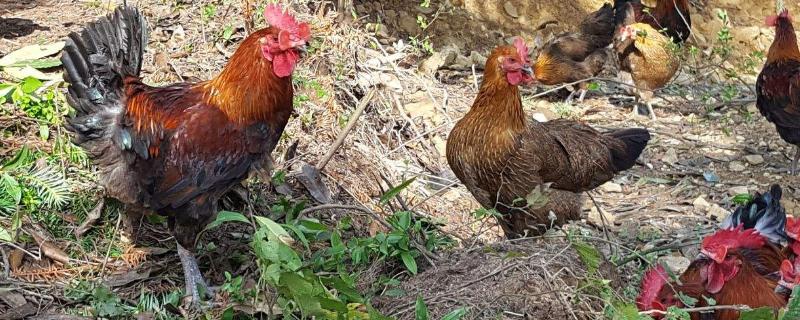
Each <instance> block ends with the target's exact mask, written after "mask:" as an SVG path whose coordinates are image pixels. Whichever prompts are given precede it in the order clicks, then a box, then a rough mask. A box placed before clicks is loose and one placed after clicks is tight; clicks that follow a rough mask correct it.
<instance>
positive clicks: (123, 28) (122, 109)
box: [61, 5, 310, 305]
mask: <svg viewBox="0 0 800 320" xmlns="http://www.w3.org/2000/svg"><path fill="white" fill-rule="evenodd" d="M264 14H265V18H266V21H267V22H268V23H269V24H270V25H271V27H269V28H265V29H261V30H259V31H256V32H254V33H253V34H251V35H250V36H249V37H247V39H245V40H244V42H243V43H242V44H241V45H240V46H239V48H238V49H237V50H236V52H235V53H234V55H233V56H232V57H231V59H230V61H229V62H228V64H227V66H226V67H225V68H224V69H223V71H222V72H221V73H220V74H219V75H218V76H217V77H216V78H214V79H212V80H209V81H204V82H199V83H178V84H172V85H168V86H165V87H151V86H148V85H146V84H144V83H142V81H141V78H140V74H139V73H140V70H141V67H142V54H143V51H144V48H145V46H146V45H147V32H146V30H147V27H146V24H145V21H144V18H143V17H142V16H141V14H140V13H139V11H138V10H137V9H136V8H133V7H120V8H117V9H116V10H115V11H114V13H113V14H110V15H109V16H107V17H104V18H101V19H99V20H98V21H96V22H93V23H90V24H89V25H88V26H87V27H86V28H85V29H84V30H83V31H82V32H81V33H75V32H73V33H71V34H70V35H69V38H68V40H67V43H66V47H65V49H64V51H65V52H64V54H63V56H62V58H61V60H62V62H63V64H64V68H65V75H64V78H65V80H66V82H67V83H69V92H68V95H67V101H68V102H69V104H70V105H71V106H72V107H73V108H74V109H75V114H74V116H72V117H70V118H69V119H67V128H68V129H69V130H70V131H72V132H73V133H74V136H75V137H74V140H75V143H76V144H78V145H79V146H81V147H82V148H83V149H85V150H86V151H87V153H88V154H89V155H90V156H91V158H92V159H93V161H94V164H95V165H97V166H98V168H99V170H100V175H101V179H100V183H101V185H102V186H103V187H104V188H105V190H106V193H107V195H109V196H111V197H113V198H116V199H118V200H120V201H121V202H123V203H125V204H126V208H127V209H128V211H148V212H149V211H154V212H156V213H158V214H160V215H164V216H166V217H167V218H168V224H169V228H170V231H171V233H172V235H173V236H174V237H175V239H176V240H177V247H178V254H179V256H180V260H181V263H182V265H183V271H184V276H185V280H186V294H187V295H188V298H189V299H190V302H191V303H192V305H197V304H198V303H199V302H200V294H199V293H200V291H199V286H202V287H205V288H206V289H208V286H207V285H206V283H205V281H204V280H203V276H202V274H201V273H200V269H199V268H198V265H197V261H196V260H195V258H194V255H193V254H192V251H193V249H194V247H195V241H196V237H197V235H198V234H199V233H200V231H201V230H203V228H204V227H205V226H206V224H207V223H208V222H209V221H210V220H211V219H212V218H213V217H214V216H215V215H216V212H217V201H218V200H219V198H220V197H221V196H222V195H223V194H224V193H225V192H226V191H228V190H229V188H231V187H232V186H234V185H235V184H238V183H240V182H241V181H242V180H243V179H245V178H246V177H247V174H248V171H249V169H250V168H251V166H254V165H256V164H258V163H260V162H262V161H263V160H264V159H265V157H268V156H269V154H270V153H271V152H272V150H273V149H274V148H275V145H276V144H277V142H278V139H279V137H280V136H281V133H282V132H283V129H284V127H285V126H286V123H287V122H288V120H289V116H290V114H291V112H292V99H293V91H292V77H291V75H292V72H293V70H294V68H295V65H296V63H297V62H298V59H299V58H300V54H301V52H302V51H303V50H304V47H305V45H306V42H307V41H308V40H309V38H310V29H309V26H308V24H306V23H298V22H297V21H296V20H295V18H294V17H292V16H291V15H289V14H288V13H284V12H283V10H282V8H280V7H279V6H277V5H268V6H267V7H266V9H265V13H264ZM205 292H206V293H208V292H209V291H208V290H206V291H205Z"/></svg>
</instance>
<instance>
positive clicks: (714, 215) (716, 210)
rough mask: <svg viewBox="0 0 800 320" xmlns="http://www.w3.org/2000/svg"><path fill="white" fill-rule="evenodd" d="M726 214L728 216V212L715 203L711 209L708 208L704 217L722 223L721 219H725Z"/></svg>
mask: <svg viewBox="0 0 800 320" xmlns="http://www.w3.org/2000/svg"><path fill="white" fill-rule="evenodd" d="M728 214H730V212H728V210H725V209H724V208H722V207H720V206H719V205H717V204H716V203H715V204H712V205H711V207H710V208H708V211H706V217H708V218H710V219H715V220H717V221H722V219H725V217H727V216H728Z"/></svg>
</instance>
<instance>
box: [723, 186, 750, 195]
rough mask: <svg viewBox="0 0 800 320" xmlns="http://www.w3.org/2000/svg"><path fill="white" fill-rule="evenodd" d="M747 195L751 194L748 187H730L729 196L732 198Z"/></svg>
mask: <svg viewBox="0 0 800 320" xmlns="http://www.w3.org/2000/svg"><path fill="white" fill-rule="evenodd" d="M746 193H750V190H749V189H748V188H747V186H735V187H730V189H728V194H729V195H732V196H735V195H737V194H746Z"/></svg>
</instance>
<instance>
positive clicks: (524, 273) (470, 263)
mask: <svg viewBox="0 0 800 320" xmlns="http://www.w3.org/2000/svg"><path fill="white" fill-rule="evenodd" d="M441 260H442V261H447V264H446V265H439V266H438V267H436V268H431V269H429V270H427V271H425V272H423V273H421V274H419V275H418V276H416V277H414V278H412V279H409V280H407V281H403V283H402V285H401V286H400V288H399V289H400V290H401V291H402V292H404V294H403V295H402V296H400V297H396V296H395V297H390V296H381V297H377V298H375V299H374V300H373V304H374V305H375V307H376V308H378V309H379V310H381V311H382V312H383V313H384V314H386V315H392V316H396V317H398V319H414V307H415V302H416V299H417V298H418V297H422V299H424V301H425V304H426V305H427V307H428V310H429V313H430V317H431V318H432V319H441V318H442V316H444V315H446V314H448V313H450V312H452V311H453V310H456V309H458V308H468V309H469V310H470V312H469V313H468V314H467V315H466V316H465V317H464V318H462V319H507V318H515V319H520V318H524V319H597V318H598V317H599V316H600V314H601V312H602V302H601V301H599V300H597V299H594V300H593V299H591V298H587V296H586V295H581V298H580V299H577V298H576V297H577V294H578V290H579V289H578V288H577V287H580V286H581V285H582V284H585V280H586V279H587V270H586V268H585V266H584V265H583V264H582V263H581V262H580V261H581V260H580V258H578V256H577V254H576V251H575V250H574V249H573V248H572V247H571V245H570V243H569V242H567V241H565V240H564V239H550V240H531V239H527V240H524V241H515V242H501V243H496V244H494V245H491V246H489V247H483V248H474V249H471V250H465V251H459V252H454V253H452V254H451V256H449V257H447V258H444V259H441ZM609 265H610V264H609ZM600 269H601V271H600V273H601V274H602V277H603V278H605V279H618V276H617V274H616V271H614V270H613V269H612V268H605V267H604V266H602V265H601V267H600ZM612 285H613V286H619V281H618V280H613V281H612ZM393 292H397V290H393ZM582 293H586V292H585V291H583V292H582Z"/></svg>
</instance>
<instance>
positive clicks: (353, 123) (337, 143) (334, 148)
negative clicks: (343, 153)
mask: <svg viewBox="0 0 800 320" xmlns="http://www.w3.org/2000/svg"><path fill="white" fill-rule="evenodd" d="M377 90H378V89H377V88H376V87H373V88H372V89H370V90H369V92H367V95H366V96H364V97H363V98H361V102H360V103H359V104H358V107H356V110H355V111H353V114H352V115H350V121H348V122H347V126H346V127H345V128H344V131H342V132H341V133H339V136H338V137H337V138H336V141H334V142H333V145H332V146H331V148H330V149H328V153H327V154H325V156H324V157H323V158H322V160H321V161H320V162H319V163H318V164H317V169H318V170H320V171H322V169H324V168H325V166H326V165H327V164H328V162H329V161H331V158H333V154H334V153H336V151H337V150H339V147H341V146H342V143H344V139H345V138H347V134H349V133H350V131H351V130H353V127H355V126H356V121H358V118H359V117H361V113H363V112H364V109H366V108H367V105H369V103H370V102H371V101H372V98H373V97H375V92H376V91H377Z"/></svg>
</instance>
